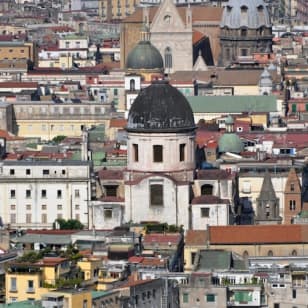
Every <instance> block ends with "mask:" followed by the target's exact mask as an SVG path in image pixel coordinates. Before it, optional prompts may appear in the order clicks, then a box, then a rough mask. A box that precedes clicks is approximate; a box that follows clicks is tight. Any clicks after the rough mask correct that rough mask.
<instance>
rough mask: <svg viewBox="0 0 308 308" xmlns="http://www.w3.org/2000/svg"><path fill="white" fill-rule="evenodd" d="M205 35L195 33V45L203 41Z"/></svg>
mask: <svg viewBox="0 0 308 308" xmlns="http://www.w3.org/2000/svg"><path fill="white" fill-rule="evenodd" d="M204 37H205V35H204V34H203V33H201V32H199V31H196V30H194V31H193V44H196V43H198V42H199V41H200V40H201V39H203V38H204Z"/></svg>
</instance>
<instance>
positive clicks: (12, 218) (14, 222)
mask: <svg viewBox="0 0 308 308" xmlns="http://www.w3.org/2000/svg"><path fill="white" fill-rule="evenodd" d="M11 224H16V214H15V213H13V214H11Z"/></svg>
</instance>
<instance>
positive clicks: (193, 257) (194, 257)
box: [191, 252, 197, 265]
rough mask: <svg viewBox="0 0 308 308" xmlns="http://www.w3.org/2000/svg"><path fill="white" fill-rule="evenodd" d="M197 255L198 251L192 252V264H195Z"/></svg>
mask: <svg viewBox="0 0 308 308" xmlns="http://www.w3.org/2000/svg"><path fill="white" fill-rule="evenodd" d="M196 255H197V253H196V252H192V253H191V264H192V265H194V264H195V259H196Z"/></svg>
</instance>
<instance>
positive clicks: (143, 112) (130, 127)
mask: <svg viewBox="0 0 308 308" xmlns="http://www.w3.org/2000/svg"><path fill="white" fill-rule="evenodd" d="M195 127H196V126H195V122H194V116H193V112H192V110H191V107H190V105H189V103H188V101H187V99H186V98H185V96H184V95H183V94H182V93H181V92H180V91H179V90H177V89H176V88H174V87H172V86H171V85H170V84H169V82H168V81H166V80H156V81H153V83H152V84H151V85H150V86H149V87H147V88H145V89H143V90H141V91H140V93H139V95H138V96H137V97H136V99H135V101H134V103H133V104H132V106H131V108H130V111H129V114H128V121H127V127H126V129H127V131H146V132H181V131H189V130H194V129H195Z"/></svg>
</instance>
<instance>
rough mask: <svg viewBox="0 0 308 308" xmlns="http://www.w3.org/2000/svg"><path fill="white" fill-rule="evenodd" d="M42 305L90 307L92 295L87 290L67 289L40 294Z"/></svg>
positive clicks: (73, 307)
mask: <svg viewBox="0 0 308 308" xmlns="http://www.w3.org/2000/svg"><path fill="white" fill-rule="evenodd" d="M42 305H43V307H65V308H77V307H80V308H81V307H82V308H91V307H92V296H91V292H90V291H88V290H81V289H69V290H61V291H54V292H49V293H46V294H43V295H42Z"/></svg>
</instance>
